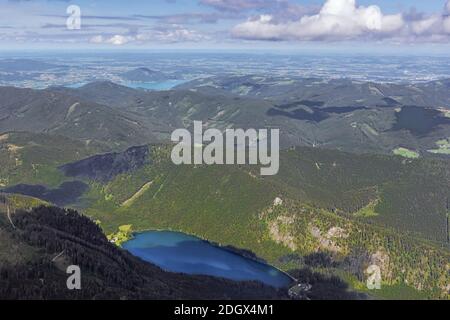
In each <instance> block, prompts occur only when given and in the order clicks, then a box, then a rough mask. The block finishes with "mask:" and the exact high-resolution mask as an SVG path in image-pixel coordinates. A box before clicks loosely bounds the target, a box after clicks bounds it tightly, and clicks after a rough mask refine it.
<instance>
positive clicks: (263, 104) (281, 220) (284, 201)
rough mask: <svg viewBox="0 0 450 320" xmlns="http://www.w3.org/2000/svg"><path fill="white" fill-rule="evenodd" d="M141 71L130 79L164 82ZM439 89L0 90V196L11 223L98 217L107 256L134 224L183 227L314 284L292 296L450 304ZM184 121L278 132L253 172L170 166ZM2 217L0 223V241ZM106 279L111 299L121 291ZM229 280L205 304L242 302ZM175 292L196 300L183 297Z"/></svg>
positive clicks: (226, 84)
mask: <svg viewBox="0 0 450 320" xmlns="http://www.w3.org/2000/svg"><path fill="white" fill-rule="evenodd" d="M152 71H154V70H151V69H149V70H137V72H132V73H129V74H127V77H130V81H135V80H136V79H137V80H139V81H141V80H142V79H143V78H145V79H144V80H145V81H153V80H154V79H152V77H156V78H157V80H158V81H166V80H167V81H169V80H173V79H174V77H172V76H169V75H164V74H161V73H157V72H152ZM166 76H167V79H161V77H162V78H164V77H166ZM142 77H143V78H142ZM147 77H148V78H147ZM175 78H176V77H175ZM139 81H138V82H139ZM448 92H449V91H448V80H436V81H429V82H423V83H414V84H408V85H407V84H401V83H395V84H394V83H374V82H364V81H356V80H349V79H331V80H330V79H316V78H300V77H291V78H289V79H286V77H282V78H280V77H276V76H273V77H261V76H256V75H253V76H236V75H217V76H213V77H208V78H207V79H203V80H202V79H197V80H193V81H188V80H185V81H183V83H182V84H179V85H178V86H175V87H173V88H172V87H171V88H170V89H168V90H162V91H153V90H145V89H135V88H131V87H130V86H123V85H120V84H116V83H113V82H110V81H96V82H92V83H87V84H85V85H82V86H76V87H75V86H74V87H70V88H69V87H50V88H46V89H41V90H37V89H27V88H13V87H1V88H0V95H1V96H2V98H3V99H2V101H0V132H1V134H0V163H1V166H0V192H2V194H4V195H6V197H7V198H8V199H9V200H8V201H9V203H11V205H14V206H15V207H16V208H19V209H24V210H26V212H27V213H25V211H24V212H23V213H21V216H23V217H26V215H27V214H30V213H31V214H32V215H33V214H35V212H45V210H47V209H43V207H41V208H40V209H37V207H39V206H40V205H44V206H45V207H46V208H52V207H50V206H51V205H56V206H59V207H67V208H72V209H73V210H77V211H78V212H80V213H82V214H83V215H82V216H81V217H82V219H86V218H87V217H88V220H89V221H90V223H93V222H94V221H95V223H94V224H95V225H96V226H97V227H98V228H99V229H98V230H96V231H95V234H97V235H98V237H105V239H106V240H105V241H106V243H108V245H107V246H108V248H109V249H107V250H113V249H112V248H113V247H114V248H115V249H114V250H118V251H114V253H113V255H117V254H119V253H118V252H120V255H122V254H124V252H126V250H124V249H123V248H126V247H127V243H128V242H127V241H130V240H131V241H134V239H139V234H140V232H155V231H165V232H181V233H183V234H185V235H186V237H189V236H194V237H195V239H202V240H206V241H209V242H211V243H213V244H215V245H217V246H219V247H223V248H228V247H231V248H234V249H232V252H235V253H237V254H242V255H243V257H247V256H250V257H252V259H256V260H258V261H259V260H261V261H265V262H267V263H269V264H270V265H272V266H274V267H276V268H278V269H280V270H282V271H283V272H286V273H288V274H289V275H290V276H292V277H294V278H296V279H298V281H299V283H301V284H302V283H303V284H305V285H306V284H307V285H309V284H312V289H309V291H308V292H306V293H302V294H300V296H299V297H300V298H302V299H305V298H309V299H326V298H343V299H367V298H376V299H384V298H386V299H392V298H398V299H402V298H405V299H406V298H420V299H449V298H450V297H449V289H450V288H449V287H448V283H450V264H449V261H450V251H449V244H448V214H449V213H448V207H447V201H448V199H449V198H450V193H449V190H450V188H449V187H450V166H449V161H450V159H449V158H448V153H447V152H446V150H447V145H448V143H447V142H448V141H447V140H449V137H450V122H449V120H448V119H449V118H448V117H447V115H446V112H447V111H446V110H447V109H446V108H445V107H444V108H443V107H442V106H446V105H448V104H449V103H450V95H449V94H448ZM194 121H202V122H203V129H205V130H206V129H219V130H220V131H221V132H224V130H226V129H230V128H243V129H244V130H245V129H249V128H258V129H271V128H279V129H280V132H281V134H280V139H281V147H282V150H281V152H280V170H279V172H278V174H277V175H274V176H266V177H264V176H261V175H260V169H261V168H260V166H258V165H180V166H177V165H174V164H173V163H172V161H171V159H170V153H171V150H172V148H173V144H171V143H170V141H169V139H170V134H171V133H172V132H173V130H175V129H177V128H185V129H187V130H189V131H193V129H194ZM33 208H34V209H33ZM36 210H38V211H36ZM39 210H41V211H39ZM42 210H44V211H42ZM48 210H50V211H53V210H56V211H55V212H50V213H48V214H56V212H60V213H61V211H59V210H61V209H57V208H55V209H48ZM45 214H47V213H45ZM8 217H9V216H8V215H6V220H4V224H3V225H2V228H3V230H7V236H5V237H7V238H5V241H6V242H11V241H15V240H11V239H14V234H15V233H14V231H13V230H11V229H10V227H11V224H10V226H8V220H9V219H8ZM11 219H12V220H11V221H14V225H16V224H17V225H19V229H20V228H21V227H20V221H17V223H16V220H15V219H14V217H12V218H11ZM20 219H26V218H20ZM33 219H34V218H33ZM45 223H47V222H45ZM86 223H88V222H86ZM45 228H47V227H45ZM45 228H44V229H42V228H41V229H39V230H46V229H45ZM59 228H60V226H58V228H57V229H58V230H59ZM11 232H12V233H11ZM36 232H37V231H36ZM39 232H40V231H39ZM39 232H38V233H39ZM58 232H59V231H58ZM135 233H137V235H136V238H134V234H135ZM100 234H101V236H100ZM44 236H45V235H38V236H37V237H44ZM11 237H12V238H11ZM96 237H97V236H96ZM89 239H90V238H89ZM25 240H26V241H24V242H23V241H22V240H20V244H18V246H19V247H22V246H23V248H24V250H25V251H24V252H23V253H20V254H17V259H19V260H17V261H22V262H20V263H25V264H22V266H26V265H27V264H28V263H32V264H33V265H34V263H36V261H37V260H34V257H35V256H33V255H35V254H36V252H37V251H36V250H38V249H37V248H36V246H38V247H39V246H40V244H37V243H35V242H34V241H31V242H30V241H28V240H27V239H25ZM77 241H78V240H77ZM86 241H88V242H89V241H91V240H86ZM102 241H103V240H102ZM111 242H113V243H114V245H113V244H112V243H111ZM106 243H105V244H104V245H106ZM30 245H31V247H32V248H29V247H30ZM102 245H103V244H102ZM63 247H64V245H63V244H61V248H63ZM121 247H123V248H121ZM56 249H58V250H59V249H60V247H58V248H56ZM56 249H55V250H53V249H52V250H50V251H49V252H50V253H51V254H53V253H54V254H55V255H56V254H58V253H59V252H58V251H57V250H56ZM61 250H62V249H61ZM61 250H59V251H61ZM80 250H82V251H84V250H87V252H90V250H91V249H90V247H89V246H88V245H86V246H83V248H80ZM28 254H31V255H32V256H31V258H26V259H25V258H24V257H27V255H28ZM86 254H88V255H90V254H91V253H86ZM130 257H131V256H130ZM72 258H74V257H72ZM128 258H129V257H127V258H126V259H128ZM3 259H6V258H3ZM20 259H25V260H20ZM27 259H28V260H27ZM108 259H109V258H108ZM130 259H131V258H130ZM13 260H14V261H15V258H14V259H13ZM17 261H16V262H15V263H18V262H17ZM30 261H31V262H30ZM133 263H134V262H133ZM139 263H143V262H139ZM371 265H376V266H377V267H378V268H380V270H381V277H382V290H380V291H376V292H374V291H371V290H368V289H367V288H366V284H365V282H366V279H367V277H368V274H367V272H366V271H367V268H368V267H369V266H371ZM152 266H153V265H152ZM160 266H161V265H160ZM46 268H47V269H46V270H47V271H49V270H52V268H53V266H52V265H47V266H46ZM155 268H156V267H155ZM118 270H119V269H118ZM47 271H43V272H47ZM175 271H179V270H178V269H177V270H175ZM8 272H10V271H8ZM118 272H129V271H125V269H120V271H118ZM139 272H140V271H139ZM94 273H95V272H94ZM167 275H169V273H167ZM103 276H104V274H102V273H99V274H96V275H95V276H94V278H95V277H100V278H102V277H103ZM137 276H138V277H141V276H142V274H138V275H137ZM160 276H161V277H163V278H164V277H165V276H166V274H162V273H161V275H160ZM144 277H146V276H144ZM158 277H159V275H158ZM168 277H169V276H168ZM170 277H171V276H170ZM170 277H169V278H170ZM173 277H175V275H173ZM150 278H152V277H150ZM150 278H149V279H150ZM152 279H153V278H152ZM105 281H106V283H113V284H112V285H113V287H114V289H111V290H112V291H111V292H114V293H111V294H116V292H121V291H120V290H122V289H118V288H119V287H120V286H118V285H117V283H115V282H114V281H115V280H113V281H112V282H109V279H108V280H105ZM149 281H150V280H149ZM173 281H181V282H183V281H187V282H189V281H190V280H189V276H187V275H184V277H180V278H177V279H176V280H173ZM211 281H212V282H211V283H214V281H219V280H212V279H211ZM220 281H223V280H220ZM302 281H303V282H302ZM187 282H186V283H187ZM183 283H185V282H183ZM230 283H231V282H226V286H225V284H224V286H222V287H221V286H220V285H219V284H211V285H212V286H214V285H217V286H218V287H217V288H218V289H217V290H218V291H217V292H218V295H217V297H219V296H220V294H227V293H226V292H228V291H227V290H228V289H226V288H230V289H229V290H231V291H230V292H231V293H230V294H235V297H240V295H239V294H238V293H237V292H236V291H233V290H234V289H233V288H237V287H234V285H231V284H230ZM236 286H240V285H239V284H236ZM249 286H250V287H251V286H252V285H249ZM258 286H260V287H258V290H256V291H254V292H253V294H255V295H256V296H258V297H260V294H261V296H263V297H271V298H277V297H283V298H287V297H288V296H287V289H289V288H282V289H279V290H278V291H271V290H274V289H269V288H267V287H264V286H262V284H258ZM219 287H220V289H219ZM244 287H246V285H244ZM250 287H249V288H250ZM306 287H308V286H306ZM246 288H247V287H246ZM99 290H100V289H99ZM102 290H103V289H102ZM117 290H119V291H117ZM140 290H142V291H140V292H141V293H142V294H143V296H146V294H148V293H147V291H146V290H147V287H142V288H141V289H140ZM95 292H96V291H95V290H94V291H93V292H90V293H87V294H88V296H90V295H91V294H97V293H95ZM246 292H247V291H246ZM42 294H44V293H42ZM47 294H50V293H45V296H46V297H47ZM127 294H129V293H127ZM243 294H244V293H243ZM169 296H170V294H169V293H167V292H166V293H164V294H161V295H160V296H159V297H169ZM244 296H245V297H249V296H251V295H247V293H245V294H244ZM130 297H133V296H132V295H131V296H130ZM183 297H201V296H199V295H195V294H194V293H193V292H190V291H189V290H187V291H184V293H183Z"/></svg>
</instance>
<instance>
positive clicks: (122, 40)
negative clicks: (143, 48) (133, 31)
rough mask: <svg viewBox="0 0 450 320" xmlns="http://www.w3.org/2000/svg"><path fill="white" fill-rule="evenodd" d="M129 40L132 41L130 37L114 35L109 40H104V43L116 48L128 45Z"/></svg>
mask: <svg viewBox="0 0 450 320" xmlns="http://www.w3.org/2000/svg"><path fill="white" fill-rule="evenodd" d="M130 40H133V39H132V38H130V37H126V36H122V35H120V34H116V35H114V36H112V37H111V38H109V39H108V40H106V43H110V44H113V45H116V46H121V45H123V44H126V43H128V42H129V41H130Z"/></svg>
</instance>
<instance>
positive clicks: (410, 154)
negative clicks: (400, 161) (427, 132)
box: [392, 147, 420, 159]
mask: <svg viewBox="0 0 450 320" xmlns="http://www.w3.org/2000/svg"><path fill="white" fill-rule="evenodd" d="M392 152H393V153H394V154H395V155H396V156H400V157H404V158H408V159H417V158H419V157H420V154H419V153H418V152H416V151H413V150H409V149H406V148H402V147H400V148H397V149H394V150H393V151H392Z"/></svg>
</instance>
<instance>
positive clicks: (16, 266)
mask: <svg viewBox="0 0 450 320" xmlns="http://www.w3.org/2000/svg"><path fill="white" fill-rule="evenodd" d="M11 218H12V222H13V223H14V226H15V228H13V227H12V225H11V223H10V222H9V221H8V220H7V218H6V214H5V213H4V212H3V210H0V230H1V232H0V239H1V241H0V248H1V250H0V262H1V263H0V284H1V285H0V298H1V299H8V300H14V299H220V300H224V299H242V298H246V299H249V298H254V299H274V298H277V299H283V298H286V297H287V296H286V293H283V292H281V291H276V290H275V289H273V288H270V287H266V286H264V285H262V284H259V283H251V282H248V283H244V282H243V283H237V282H232V281H228V280H223V279H215V278H211V277H203V276H187V275H181V274H172V273H168V272H164V271H162V270H161V269H159V268H158V267H156V266H154V265H151V264H148V263H145V262H143V261H141V260H140V259H138V258H135V257H133V256H132V255H131V254H129V253H127V252H126V251H124V250H122V249H120V248H118V247H116V246H115V245H113V244H111V243H109V242H108V240H107V239H106V237H105V236H104V235H103V233H102V231H101V229H100V228H99V227H98V226H97V225H96V224H94V223H93V222H92V221H90V220H89V219H88V218H86V217H83V216H81V215H79V214H78V213H77V212H75V211H71V210H68V211H65V210H63V209H58V208H55V207H39V208H36V209H33V210H32V211H30V212H26V211H17V212H15V213H14V214H13V215H12V216H11ZM12 249H13V250H12ZM73 264H75V265H78V266H79V267H80V269H81V271H82V290H75V291H70V290H67V287H66V280H67V277H68V275H67V274H66V268H67V266H69V265H73Z"/></svg>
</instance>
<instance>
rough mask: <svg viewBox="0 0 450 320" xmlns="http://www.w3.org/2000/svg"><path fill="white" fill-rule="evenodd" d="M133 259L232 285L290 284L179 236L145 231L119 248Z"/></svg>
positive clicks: (281, 275) (238, 258)
mask: <svg viewBox="0 0 450 320" xmlns="http://www.w3.org/2000/svg"><path fill="white" fill-rule="evenodd" d="M123 248H124V249H126V250H128V251H129V252H130V253H132V254H133V255H135V256H137V257H139V258H141V259H143V260H145V261H148V262H151V263H153V264H156V265H158V266H159V267H161V268H162V269H164V270H166V271H172V272H178V273H187V274H196V275H210V276H216V277H222V278H227V279H231V280H236V281H245V280H257V281H260V282H263V283H265V284H267V285H271V286H274V287H284V286H288V285H289V284H290V283H291V282H292V280H291V279H290V278H289V277H288V276H287V275H285V274H284V273H282V272H280V271H279V270H277V269H275V268H273V267H271V266H269V265H266V264H263V263H260V262H257V261H254V260H252V259H249V258H246V257H244V256H241V255H239V254H235V253H233V252H230V251H228V250H225V249H222V248H220V247H217V246H215V245H212V244H210V243H208V242H206V241H203V240H201V239H199V238H196V237H193V236H189V235H186V234H184V233H179V232H170V231H148V232H143V233H139V234H136V235H135V237H134V238H133V239H132V240H130V241H127V242H125V243H124V244H123Z"/></svg>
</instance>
